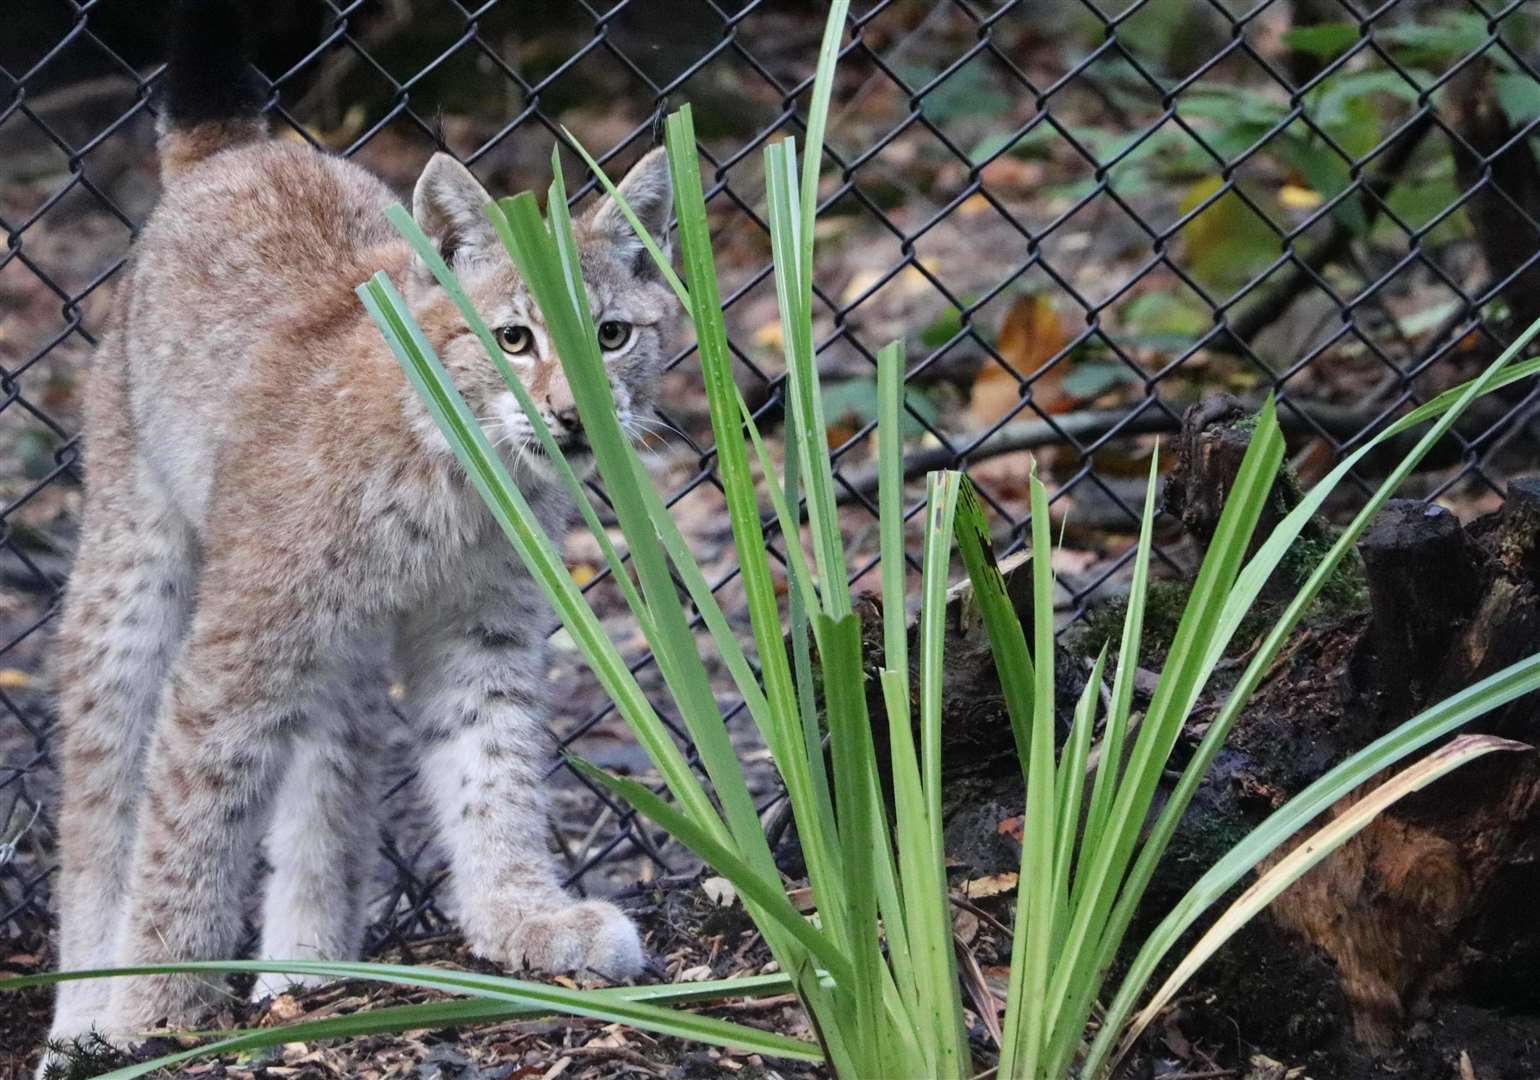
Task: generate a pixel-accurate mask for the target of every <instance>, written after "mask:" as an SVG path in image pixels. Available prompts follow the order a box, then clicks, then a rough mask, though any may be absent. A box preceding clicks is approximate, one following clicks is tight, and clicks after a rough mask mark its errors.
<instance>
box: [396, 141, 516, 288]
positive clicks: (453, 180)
mask: <svg viewBox="0 0 1540 1080" xmlns="http://www.w3.org/2000/svg"><path fill="white" fill-rule="evenodd" d="M491 201H492V196H490V195H488V194H487V189H486V188H484V187H482V186H481V181H479V180H477V179H476V177H475V176H473V175H471V171H470V170H469V169H467V168H466V167H465V166H464V165H461V164H460V163H459V162H458V161H456V160H455V159H454V158H452V157H450V156H449V155H448V154H445V153H442V152H441V153H437V154H434V155H433V157H432V158H430V159H429V161H428V164H427V165H426V166H425V167H424V168H423V170H422V175H421V176H419V177H418V178H417V187H416V188H415V189H413V191H412V217H413V218H415V219H416V220H417V224H418V227H420V228H421V229H422V231H423V232H425V233H427V234H428V236H429V238H430V239H432V241H433V242H434V244H436V245H437V246H438V250H439V254H440V255H442V256H443V257H444V261H445V262H448V263H453V262H454V257H455V254H456V253H457V252H473V251H478V250H484V249H486V248H488V247H490V246H491V245H493V244H496V243H497V233H496V231H495V230H493V228H492V223H491V222H490V221H488V220H487V215H486V205H487V203H489V202H491Z"/></svg>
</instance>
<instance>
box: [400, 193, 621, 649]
mask: <svg viewBox="0 0 1540 1080" xmlns="http://www.w3.org/2000/svg"><path fill="white" fill-rule="evenodd" d="M487 213H488V216H489V217H490V218H491V219H492V221H493V223H494V226H495V225H496V224H497V223H498V221H499V219H500V217H501V214H500V212H499V211H498V209H497V206H496V204H489V205H488V207H487ZM385 217H386V219H387V220H388V221H389V222H390V223H391V224H392V225H394V226H395V227H396V231H397V232H399V233H400V234H401V235H402V237H403V238H405V240H406V242H407V243H408V244H410V245H411V247H412V250H413V251H414V252H415V253H416V254H417V257H418V258H419V259H421V260H422V261H423V263H424V265H426V266H427V267H428V270H429V271H430V272H431V273H432V274H433V277H434V279H435V280H436V281H437V282H438V283H439V286H440V287H441V288H442V289H443V290H444V291H445V292H446V293H447V294H448V295H449V298H450V299H451V300H453V301H454V304H455V307H457V308H459V310H460V314H461V315H463V316H464V317H465V322H466V325H467V326H469V327H470V328H471V332H472V333H474V334H475V335H476V340H477V341H479V342H480V343H481V347H482V349H483V350H484V351H485V352H486V354H487V357H488V358H489V359H490V360H491V361H492V364H493V366H494V367H496V368H497V371H498V374H499V375H501V376H502V378H503V384H504V385H505V386H507V387H508V390H509V391H510V392H511V393H512V394H513V396H514V399H515V400H517V401H518V403H519V407H520V408H521V409H522V410H523V411H524V415H525V416H526V417H528V418H529V423H530V428H531V430H532V431H533V432H534V434H535V440H536V441H537V442H538V443H539V444H540V448H541V449H542V450H543V451H544V452H545V456H546V460H547V462H548V463H549V464H550V466H551V467H552V468H553V469H555V470H556V474H557V476H558V477H559V478H560V480H561V482H562V486H563V487H564V488H566V490H567V495H568V496H569V497H570V498H571V499H572V503H573V505H574V506H576V507H577V508H578V513H579V514H580V515H581V517H582V519H583V523H584V524H585V525H587V526H588V531H589V532H590V533H591V534H592V535H593V537H594V540H595V541H596V542H597V543H598V545H599V550H600V552H601V554H603V556H604V561H605V562H606V563H607V564H608V565H609V568H610V572H611V573H612V574H613V575H614V577H615V580H616V581H617V582H618V583H619V584H620V588H621V590H622V591H623V592H624V594H625V598H626V603H627V604H628V605H629V606H630V608H631V611H632V613H633V614H635V615H636V617H637V620H638V621H639V622H640V623H641V624H642V626H643V628H644V629H645V628H646V626H647V620H648V616H647V610H646V606H645V605H644V604H643V603H642V600H641V597H640V596H639V595H638V594H637V592H636V586H635V585H633V584H632V583H631V576H630V574H629V573H627V571H626V568H625V564H624V563H623V562H622V561H621V559H620V553H619V552H617V551H616V550H615V545H614V544H613V543H612V542H611V541H610V536H609V531H608V530H607V529H605V527H604V524H603V522H601V521H600V520H599V514H598V511H597V510H595V509H594V505H593V500H592V499H591V498H590V497H589V494H588V488H587V487H586V486H585V485H584V484H583V482H582V481H581V480H579V479H578V475H577V473H576V472H575V471H574V470H573V468H572V466H571V464H570V463H569V462H568V461H567V458H566V455H564V454H563V453H562V452H561V450H560V448H559V447H558V446H557V444H556V439H555V438H554V437H553V436H552V435H551V429H550V427H549V426H548V425H547V424H546V422H545V418H544V417H543V416H541V415H540V410H539V408H537V407H536V406H535V403H534V401H533V399H532V398H531V397H530V395H529V390H528V389H527V388H525V386H524V383H523V381H522V380H521V379H520V378H519V377H518V375H517V374H516V373H515V372H514V370H513V367H512V366H511V365H510V364H509V363H508V357H507V355H506V354H505V353H504V352H503V350H502V347H501V346H500V345H498V343H497V338H496V337H495V336H494V335H493V333H492V330H491V328H490V327H488V326H487V324H486V320H484V319H483V318H482V317H481V313H480V312H478V311H477V310H476V306H475V305H474V304H472V303H471V301H470V297H469V296H467V295H466V293H465V290H464V289H462V288H461V287H460V283H459V282H458V281H456V280H455V276H454V274H453V273H452V272H451V271H450V269H449V266H448V264H446V263H445V262H444V259H443V256H441V255H440V254H439V252H438V246H437V245H436V244H434V243H433V241H432V240H431V239H430V238H429V237H428V235H427V234H426V233H424V232H423V231H422V229H421V228H420V227H419V226H418V224H417V222H416V221H415V220H414V219H413V218H412V215H411V214H409V213H407V211H406V209H405V208H404V207H402V206H401V205H400V204H399V203H398V204H396V205H393V206H391V207H389V208H388V209H387V210H386V211H385Z"/></svg>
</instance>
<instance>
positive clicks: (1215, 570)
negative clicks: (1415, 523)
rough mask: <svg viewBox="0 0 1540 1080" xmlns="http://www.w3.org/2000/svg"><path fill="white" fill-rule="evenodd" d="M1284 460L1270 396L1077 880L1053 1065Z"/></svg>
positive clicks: (1051, 1020)
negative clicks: (1083, 874)
mask: <svg viewBox="0 0 1540 1080" xmlns="http://www.w3.org/2000/svg"><path fill="white" fill-rule="evenodd" d="M1282 460H1283V435H1282V433H1281V432H1280V431H1279V429H1278V421H1277V419H1276V417H1275V415H1274V406H1273V401H1272V399H1271V398H1269V399H1268V401H1267V403H1266V404H1265V405H1264V406H1263V408H1262V412H1261V415H1260V416H1259V417H1258V419H1257V425H1256V429H1255V431H1254V433H1253V435H1252V440H1251V445H1250V446H1248V447H1247V450H1246V455H1245V457H1244V458H1242V460H1241V466H1240V470H1239V472H1238V473H1237V475H1236V478H1235V483H1234V485H1233V486H1232V488H1231V490H1230V494H1229V497H1228V498H1227V499H1226V500H1225V505H1224V509H1223V511H1221V513H1220V516H1219V523H1218V525H1217V526H1216V528H1215V531H1214V537H1213V540H1212V543H1211V545H1210V547H1209V550H1208V554H1207V555H1206V556H1205V557H1204V559H1203V563H1202V565H1201V566H1200V567H1199V570H1198V577H1197V580H1196V581H1195V582H1194V584H1193V587H1192V593H1191V595H1190V596H1189V599H1188V603H1187V607H1186V609H1185V610H1184V611H1183V613H1182V618H1181V620H1180V622H1179V623H1178V625H1177V631H1176V635H1175V637H1174V638H1173V640H1172V644H1171V649H1170V653H1169V655H1168V658H1167V661H1166V664H1165V666H1164V668H1162V670H1161V674H1160V678H1159V680H1158V681H1157V683H1156V686H1155V692H1154V696H1153V697H1152V699H1151V701H1150V707H1149V710H1148V712H1147V714H1146V717H1145V721H1144V724H1143V726H1142V727H1141V728H1140V730H1139V734H1138V736H1137V738H1136V739H1135V742H1134V747H1133V750H1132V751H1131V752H1130V754H1129V758H1128V764H1127V768H1126V771H1125V773H1124V774H1123V776H1121V777H1120V778H1119V781H1118V789H1117V794H1116V796H1115V797H1114V799H1113V805H1112V810H1111V812H1110V814H1109V816H1108V819H1107V821H1108V828H1107V830H1106V832H1105V834H1104V835H1101V836H1093V837H1088V838H1087V839H1088V840H1089V841H1091V842H1093V843H1094V844H1095V851H1094V854H1092V855H1089V856H1087V859H1086V865H1087V868H1088V869H1087V872H1086V882H1085V887H1084V889H1081V887H1080V886H1079V885H1078V884H1077V886H1076V892H1077V894H1078V902H1077V903H1076V904H1075V910H1074V913H1073V915H1072V916H1071V922H1070V928H1069V932H1068V934H1067V936H1066V938H1065V945H1064V952H1063V954H1062V955H1061V957H1060V958H1059V961H1058V965H1057V967H1056V968H1055V970H1054V974H1053V981H1052V987H1051V989H1050V990H1049V992H1048V994H1047V997H1046V1002H1045V1005H1044V1009H1045V1012H1047V1014H1048V1016H1047V1018H1046V1023H1047V1026H1048V1029H1049V1031H1050V1032H1051V1036H1050V1052H1049V1054H1048V1059H1047V1060H1048V1065H1049V1069H1050V1072H1054V1071H1063V1069H1064V1067H1065V1065H1066V1064H1067V1062H1068V1060H1069V1057H1070V1054H1071V1053H1072V1052H1073V1050H1074V1047H1075V1046H1076V1045H1077V1044H1078V1043H1079V1041H1080V1038H1081V1036H1082V1034H1083V1032H1084V1029H1085V1019H1086V1017H1088V1016H1089V1012H1090V1008H1091V1002H1092V1001H1093V1000H1094V998H1095V994H1096V991H1097V989H1098V987H1099V977H1098V971H1099V969H1100V966H1101V959H1102V956H1103V948H1104V945H1105V944H1106V942H1107V937H1106V925H1107V918H1108V914H1109V913H1110V912H1111V911H1112V909H1113V906H1114V903H1115V901H1116V900H1117V898H1118V894H1119V886H1120V884H1121V882H1122V881H1123V876H1124V873H1125V870H1126V868H1127V866H1128V863H1129V859H1130V857H1131V855H1132V854H1133V851H1134V847H1135V845H1136V843H1137V841H1138V839H1139V833H1140V830H1141V828H1142V826H1143V823H1144V821H1145V819H1146V816H1147V815H1148V813H1149V809H1150V805H1151V803H1152V801H1153V799H1154V796H1155V791H1156V786H1157V784H1158V783H1159V780H1160V777H1161V774H1162V772H1163V771H1164V769H1165V765H1166V761H1167V760H1168V759H1169V757H1170V754H1171V748H1172V747H1173V746H1174V745H1175V744H1176V740H1177V737H1178V735H1179V734H1180V733H1181V729H1182V724H1183V723H1184V722H1185V720H1186V718H1187V715H1188V713H1190V712H1191V710H1192V705H1193V703H1194V702H1195V701H1196V700H1197V696H1198V693H1199V691H1200V690H1201V689H1202V687H1203V684H1204V683H1205V682H1206V681H1207V679H1208V676H1209V673H1210V671H1211V670H1212V664H1211V663H1210V662H1209V657H1210V644H1211V642H1212V641H1213V640H1214V636H1215V634H1216V633H1217V631H1218V629H1219V625H1220V620H1221V616H1222V613H1223V609H1224V602H1225V600H1226V598H1227V597H1228V596H1229V593H1230V590H1231V587H1232V586H1233V585H1234V583H1235V578H1236V575H1237V573H1238V572H1239V570H1240V565H1241V561H1242V559H1243V558H1244V555H1245V552H1246V549H1247V546H1248V545H1249V544H1250V541H1251V534H1252V532H1253V530H1254V529H1255V528H1256V523H1257V520H1258V518H1259V517H1260V516H1261V513H1262V509H1263V506H1264V505H1265V503H1266V500H1267V498H1268V496H1269V495H1270V493H1271V491H1272V486H1273V479H1274V477H1275V476H1276V475H1277V473H1278V466H1279V464H1280V463H1281V461H1282Z"/></svg>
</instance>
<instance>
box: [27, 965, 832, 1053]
mask: <svg viewBox="0 0 1540 1080" xmlns="http://www.w3.org/2000/svg"><path fill="white" fill-rule="evenodd" d="M232 971H248V972H258V973H260V972H279V973H282V974H287V975H320V976H322V977H325V978H334V979H370V980H374V981H376V982H391V983H396V984H398V985H402V986H420V987H425V988H428V989H434V990H446V991H449V992H452V993H462V994H470V995H472V996H475V997H481V998H488V999H491V1000H494V1001H502V1002H508V1003H510V1004H513V1005H519V1006H523V1007H526V1008H533V1009H540V1010H543V1011H547V1012H561V1013H568V1014H571V1015H574V1016H587V1017H591V1018H592V1019H595V1020H604V1021H607V1022H610V1023H624V1024H632V1025H634V1026H636V1027H639V1028H642V1029H644V1030H647V1031H656V1032H658V1033H660V1034H664V1035H674V1036H677V1037H679V1038H684V1039H696V1040H699V1041H702V1042H709V1043H712V1044H713V1045H717V1046H733V1047H737V1048H740V1049H745V1050H750V1051H754V1052H759V1053H769V1054H775V1055H777V1056H780V1057H790V1058H794V1059H797V1060H801V1061H820V1060H822V1055H821V1054H819V1053H818V1050H817V1048H816V1047H814V1046H813V1045H812V1044H811V1043H806V1042H802V1041H800V1040H797V1039H790V1038H787V1037H786V1036H783V1035H774V1034H772V1033H770V1032H765V1031H760V1030H758V1029H757V1028H751V1027H745V1026H744V1025H741V1024H733V1023H730V1022H728V1021H725V1020H718V1019H716V1018H714V1017H708V1016H698V1015H696V1014H694V1013H688V1012H679V1011H677V1010H674V1009H667V1008H663V1007H661V1006H658V1005H654V1004H650V1003H648V1002H646V1001H637V1000H628V999H626V998H623V997H619V996H614V995H611V994H610V993H609V992H608V991H590V990H569V989H567V988H566V987H564V986H551V985H547V984H545V983H536V982H528V981H526V980H523V979H510V978H506V977H500V976H493V975H477V974H475V973H473V972H457V971H445V970H443V969H438V968H426V967H411V966H406V965H401V964H368V963H359V962H346V961H321V960H314V961H305V960H244V961H243V960H217V961H216V960H210V961H188V962H185V963H180V964H146V965H141V966H136V967H120V968H102V969H92V970H89V971H67V972H55V973H52V974H47V975H26V976H19V977H16V978H12V979H7V980H5V981H4V982H0V989H6V990H20V989H22V988H24V987H28V986H40V985H45V984H47V983H55V982H66V981H71V980H75V979H95V978H105V977H119V976H125V975H166V974H185V973H195V972H221V973H222V972H232ZM601 994H604V995H606V996H599V995H601ZM771 1045H774V1046H775V1047H777V1049H769V1047H770V1046H771Z"/></svg>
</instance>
